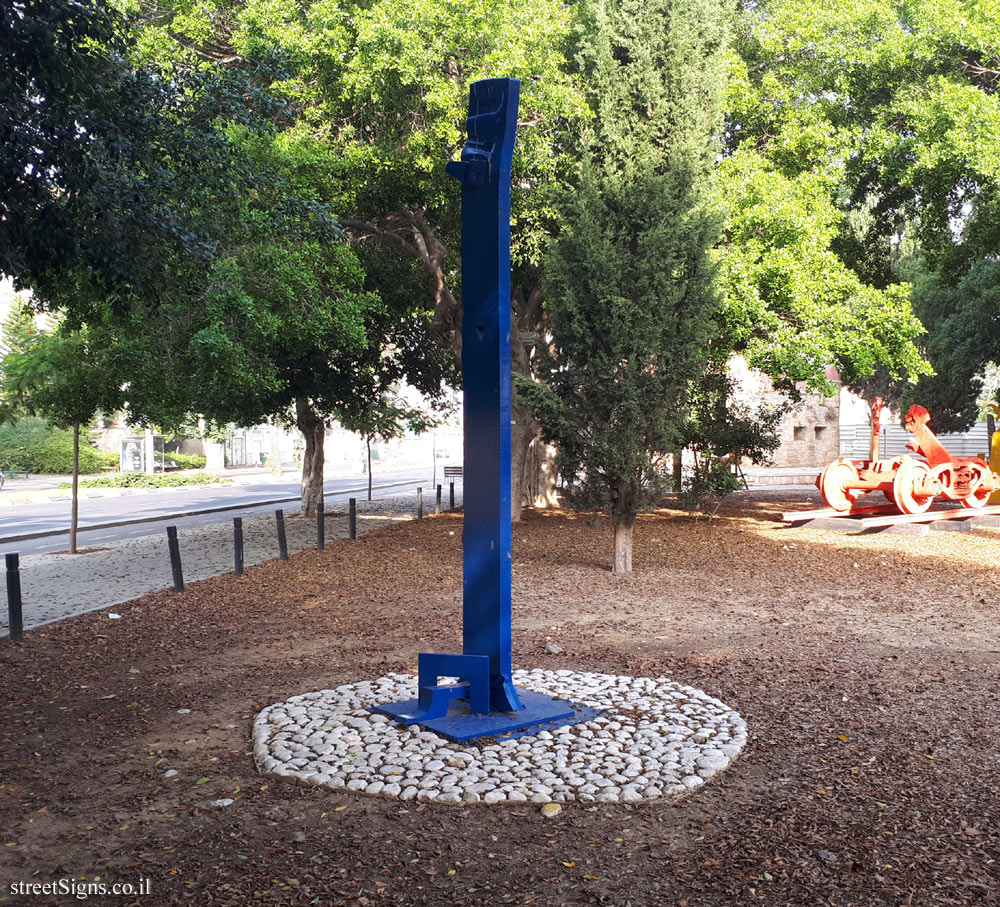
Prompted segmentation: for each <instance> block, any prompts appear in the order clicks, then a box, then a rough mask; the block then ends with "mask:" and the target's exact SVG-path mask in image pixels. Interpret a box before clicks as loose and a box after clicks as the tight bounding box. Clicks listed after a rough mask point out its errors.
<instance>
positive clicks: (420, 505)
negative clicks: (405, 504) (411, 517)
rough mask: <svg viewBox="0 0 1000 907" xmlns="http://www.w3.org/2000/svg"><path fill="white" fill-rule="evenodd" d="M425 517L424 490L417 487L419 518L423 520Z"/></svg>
mask: <svg viewBox="0 0 1000 907" xmlns="http://www.w3.org/2000/svg"><path fill="white" fill-rule="evenodd" d="M423 518H424V490H423V488H418V489H417V519H418V520H422V519H423Z"/></svg>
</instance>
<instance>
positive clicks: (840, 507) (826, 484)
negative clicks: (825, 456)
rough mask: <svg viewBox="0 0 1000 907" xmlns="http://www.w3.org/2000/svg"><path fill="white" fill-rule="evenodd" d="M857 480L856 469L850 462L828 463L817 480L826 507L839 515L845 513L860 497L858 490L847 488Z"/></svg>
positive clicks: (837, 461)
mask: <svg viewBox="0 0 1000 907" xmlns="http://www.w3.org/2000/svg"><path fill="white" fill-rule="evenodd" d="M857 480H858V470H857V467H855V465H854V464H853V463H852V462H851V461H850V460H834V461H833V462H832V463H828V464H827V466H826V469H824V470H823V474H822V475H821V476H820V478H819V490H820V492H821V493H822V495H823V500H824V501H826V503H827V506H828V507H831V508H832V509H833V510H836V511H838V512H840V513H846V512H847V511H848V510H850V509H851V507H852V506H854V502H855V501H856V500H857V499H858V498H859V497H861V489H860V488H848V487H847V486H848V484H849V483H851V482H856V481H857Z"/></svg>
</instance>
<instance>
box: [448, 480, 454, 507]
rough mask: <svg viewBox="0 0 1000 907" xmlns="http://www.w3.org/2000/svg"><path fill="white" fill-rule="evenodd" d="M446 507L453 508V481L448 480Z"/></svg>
mask: <svg viewBox="0 0 1000 907" xmlns="http://www.w3.org/2000/svg"><path fill="white" fill-rule="evenodd" d="M448 509H449V510H454V509H455V483H454V482H450V483H449V484H448Z"/></svg>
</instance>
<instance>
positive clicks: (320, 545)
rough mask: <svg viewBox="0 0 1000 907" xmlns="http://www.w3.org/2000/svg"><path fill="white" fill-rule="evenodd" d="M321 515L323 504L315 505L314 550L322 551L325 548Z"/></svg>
mask: <svg viewBox="0 0 1000 907" xmlns="http://www.w3.org/2000/svg"><path fill="white" fill-rule="evenodd" d="M324 520H325V516H324V514H323V502H322V501H320V502H319V503H318V504H317V505H316V550H317V551H322V550H323V549H324V548H325V547H326V523H325V522H324Z"/></svg>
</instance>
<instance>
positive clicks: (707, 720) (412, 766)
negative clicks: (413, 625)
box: [253, 669, 747, 804]
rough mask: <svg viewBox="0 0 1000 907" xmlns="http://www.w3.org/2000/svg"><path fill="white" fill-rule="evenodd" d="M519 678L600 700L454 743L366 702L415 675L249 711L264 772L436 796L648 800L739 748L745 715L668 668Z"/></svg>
mask: <svg viewBox="0 0 1000 907" xmlns="http://www.w3.org/2000/svg"><path fill="white" fill-rule="evenodd" d="M514 683H515V684H516V685H517V686H518V687H522V688H524V689H528V690H535V691H536V692H539V693H547V694H548V695H550V696H554V697H557V698H559V699H568V700H569V701H571V702H574V703H577V704H579V705H585V706H590V707H591V708H595V709H602V710H604V711H603V713H602V714H601V715H599V716H598V717H597V718H593V719H591V720H590V721H586V722H582V723H580V724H574V725H566V726H563V727H557V728H555V729H551V730H544V731H540V732H538V733H534V734H529V735H527V736H524V737H517V738H514V739H509V740H490V741H488V742H484V743H482V744H477V743H475V742H473V743H471V744H460V743H452V742H451V741H448V740H445V739H444V738H442V737H439V736H438V735H437V734H434V733H431V732H430V731H427V730H424V729H423V728H421V727H420V726H419V725H408V726H404V725H401V724H397V723H396V722H395V721H392V720H391V719H388V718H386V717H385V716H383V715H375V714H372V713H371V712H369V711H368V709H367V707H368V706H369V705H372V704H373V703H390V702H399V701H402V700H406V699H414V698H416V695H417V679H416V677H415V676H414V675H412V674H388V675H387V676H385V677H380V678H378V679H377V680H371V681H363V682H361V683H352V684H346V685H344V686H340V687H337V688H336V689H334V690H320V691H318V692H315V693H303V694H302V695H300V696H292V697H291V698H290V699H286V700H285V701H284V702H279V703H275V704H274V705H271V706H268V707H267V708H266V709H264V710H263V711H262V712H261V713H260V714H259V715H258V716H257V719H256V721H255V722H254V728H253V752H254V759H255V761H256V763H257V767H258V769H259V770H260V772H261V773H262V774H264V775H269V776H274V777H278V778H286V779H288V780H291V781H297V782H299V783H301V784H306V785H310V786H315V787H325V788H329V789H331V790H345V789H346V790H351V791H357V792H359V793H365V794H371V795H377V796H381V797H394V798H397V799H400V800H420V801H428V800H430V801H436V802H438V803H452V804H454V803H526V802H531V803H550V802H556V803H564V802H573V801H575V802H584V803H593V802H602V803H618V802H621V803H642V802H649V801H652V800H662V799H670V798H675V797H679V796H682V795H685V794H688V793H690V792H691V791H692V790H693V789H694V788H696V787H699V786H700V785H702V784H704V782H705V781H707V780H708V779H709V778H711V777H713V776H714V775H716V774H718V773H719V772H720V771H722V770H723V769H725V768H726V767H727V766H728V765H729V764H730V762H732V761H733V759H735V758H736V756H737V754H738V753H739V752H740V750H741V749H742V748H743V746H744V744H745V743H746V739H747V727H746V722H745V721H744V720H743V718H742V717H741V716H740V715H739V713H738V712H736V711H734V710H733V709H731V708H729V706H727V705H725V703H722V702H720V701H719V700H718V699H714V698H713V697H711V696H709V695H708V694H707V693H703V692H702V691H701V690H696V689H694V688H693V687H688V686H684V685H682V684H679V683H675V682H674V681H672V680H669V679H668V678H665V677H657V678H647V677H627V676H618V675H614V674H592V673H583V672H574V671H566V670H561V671H547V670H542V669H535V670H522V671H515V672H514Z"/></svg>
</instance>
